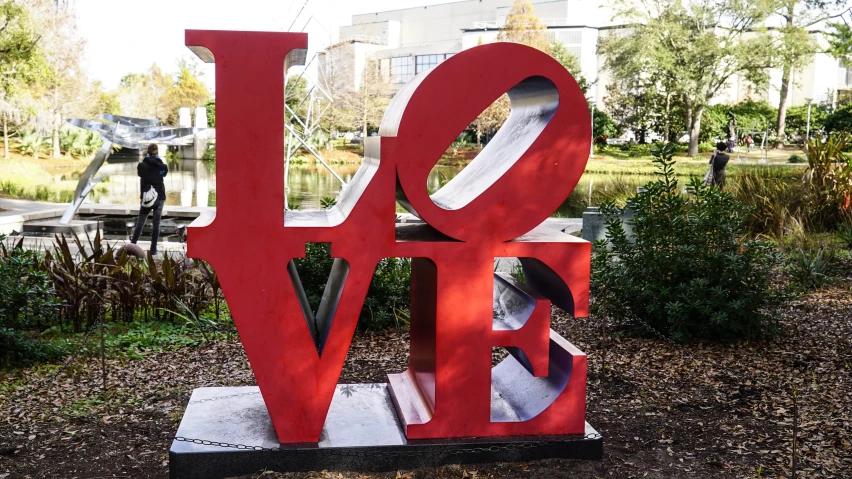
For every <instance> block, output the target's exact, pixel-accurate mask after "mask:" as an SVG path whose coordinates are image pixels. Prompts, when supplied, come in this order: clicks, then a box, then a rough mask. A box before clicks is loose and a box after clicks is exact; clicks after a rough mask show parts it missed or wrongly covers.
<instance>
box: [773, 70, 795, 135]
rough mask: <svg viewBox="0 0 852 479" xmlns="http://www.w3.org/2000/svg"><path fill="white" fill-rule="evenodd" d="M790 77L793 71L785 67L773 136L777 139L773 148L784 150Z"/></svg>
mask: <svg viewBox="0 0 852 479" xmlns="http://www.w3.org/2000/svg"><path fill="white" fill-rule="evenodd" d="M792 77H793V69H792V68H790V67H789V66H785V67H784V73H783V77H782V78H781V99H780V100H778V126H777V128H776V129H775V136H777V137H778V142H777V143H776V145H775V148H784V129H785V127H786V126H787V125H786V123H787V95H788V94H789V93H790V80H792Z"/></svg>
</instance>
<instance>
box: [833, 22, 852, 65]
mask: <svg viewBox="0 0 852 479" xmlns="http://www.w3.org/2000/svg"><path fill="white" fill-rule="evenodd" d="M828 26H829V27H830V30H829V32H828V34H829V45H830V47H831V54H832V55H834V56H835V57H836V58H840V59H844V60H852V25H849V24H848V23H845V22H838V23H829V24H828Z"/></svg>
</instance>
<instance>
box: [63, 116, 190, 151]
mask: <svg viewBox="0 0 852 479" xmlns="http://www.w3.org/2000/svg"><path fill="white" fill-rule="evenodd" d="M101 118H103V119H104V120H105V121H97V120H81V119H78V118H69V119H68V123H69V124H70V125H73V126H76V127H78V128H82V129H84V130H89V131H94V132H96V133H98V134H99V135H101V138H103V139H104V140H105V141H109V142H111V143H115V144H116V145H119V146H122V147H124V148H130V149H134V150H138V149H142V148H144V147H145V146H147V145H148V144H149V143H158V144H161V145H169V146H188V145H191V144H192V143H193V141H194V135H195V134H197V133H198V132H199V131H201V130H204V129H205V128H176V127H171V126H162V125H161V123H162V121H160V120H150V119H145V118H133V117H129V116H119V115H101Z"/></svg>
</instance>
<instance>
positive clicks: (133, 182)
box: [98, 160, 656, 218]
mask: <svg viewBox="0 0 852 479" xmlns="http://www.w3.org/2000/svg"><path fill="white" fill-rule="evenodd" d="M334 168H335V170H336V171H337V173H338V174H339V175H340V176H341V177H343V179H345V180H346V182H347V183H348V182H350V181H351V180H352V178H353V177H354V176H355V173H356V171H357V170H358V165H335V166H334ZM461 170H462V168H461V167H459V166H439V167H436V168H435V169H433V171H432V173H431V174H430V175H429V179H428V181H427V185H425V186H426V187H427V188H428V190H429V191H431V192H435V191H437V190H438V189H440V188H441V183H442V181H443V182H446V180H449V179H452V178H453V177H455V176H456V175H457V174H458V172H459V171H461ZM101 175H107V179H106V180H105V181H103V182H102V183H100V184H99V189H106V192H105V193H104V194H102V195H100V196H99V197H98V203H102V204H138V203H139V178H138V177H137V176H136V163H113V164H107V165H104V166H103V167H102V168H101V169H100V171H99V172H98V176H101ZM654 179H656V178H654V177H652V176H639V175H588V174H586V175H583V177H582V178H581V179H580V183H579V184H578V185H577V187H576V188H575V189H574V192H573V193H571V196H570V197H569V198H567V199H566V200H565V202H564V203H563V205H562V206H561V207H560V208H559V210H557V212H556V213H555V214H556V215H558V216H562V217H573V218H577V217H580V216H582V213H583V210H584V209H585V208H586V206H587V205H588V202H589V199H590V198H591V200H592V204H593V205H594V206H599V205H600V204H601V203H602V202H603V201H605V200H607V199H613V200H615V201H616V202H622V203H623V199H624V198H626V196H627V195H630V194H634V193H635V192H636V187H637V186H640V185H643V184H645V183H647V182H648V181H653V180H654ZM281 181H282V182H283V181H284V179H283V178H282V179H281ZM289 182H290V184H289V185H288V188H287V200H288V203H289V204H290V206H291V207H294V208H295V207H296V206H297V205H298V208H300V209H302V210H316V209H321V206H320V200H321V199H322V198H323V197H332V198H334V197H337V195H338V194H339V193H340V189H341V184H340V182H339V181H338V180H337V179H336V178H334V176H333V175H332V174H331V173H329V172H328V170H326V169H325V168H324V167H322V165H319V164H293V165H291V167H290V178H289ZM164 183H165V187H166V204H167V205H171V206H216V165H215V163H214V162H211V161H193V160H179V161H170V162H169V175H168V176H166V178H165V181H164ZM590 184H591V185H592V192H591V193H592V194H591V197H590V195H589V186H590ZM398 208H399V207H398ZM400 211H404V210H401V209H400Z"/></svg>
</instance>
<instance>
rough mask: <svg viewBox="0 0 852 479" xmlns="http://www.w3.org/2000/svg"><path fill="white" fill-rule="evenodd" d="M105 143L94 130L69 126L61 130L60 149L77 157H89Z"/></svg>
mask: <svg viewBox="0 0 852 479" xmlns="http://www.w3.org/2000/svg"><path fill="white" fill-rule="evenodd" d="M102 144H103V140H101V138H100V135H99V134H97V133H95V132H94V131H87V130H83V129H80V128H72V127H67V128H63V129H62V130H60V131H59V149H60V151H62V152H63V153H65V154H66V155H71V156H73V157H75V158H88V157H89V156H91V155H92V154H93V153H94V152H96V151H97V150H98V148H100V147H101V145H102Z"/></svg>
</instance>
